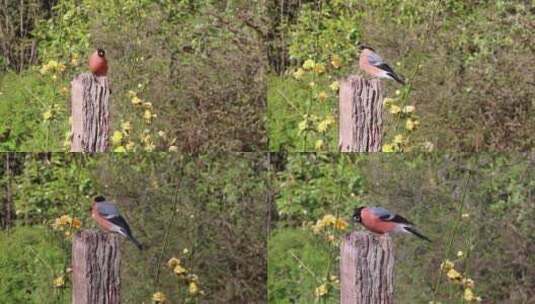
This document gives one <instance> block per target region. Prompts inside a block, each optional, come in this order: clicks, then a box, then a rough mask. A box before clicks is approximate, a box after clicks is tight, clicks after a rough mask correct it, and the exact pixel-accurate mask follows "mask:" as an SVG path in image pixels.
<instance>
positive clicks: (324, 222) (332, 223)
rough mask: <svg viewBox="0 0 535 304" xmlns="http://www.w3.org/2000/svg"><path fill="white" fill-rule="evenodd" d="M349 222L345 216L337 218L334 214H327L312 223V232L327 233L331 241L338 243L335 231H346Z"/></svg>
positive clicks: (327, 237) (326, 235)
mask: <svg viewBox="0 0 535 304" xmlns="http://www.w3.org/2000/svg"><path fill="white" fill-rule="evenodd" d="M348 226H349V224H348V223H347V222H346V221H345V220H344V219H343V218H339V217H338V218H337V217H336V216H334V215H332V214H326V215H324V216H323V218H321V219H319V220H317V221H316V223H315V224H313V225H312V227H311V228H312V232H314V234H320V233H322V232H324V233H325V237H326V239H327V240H328V241H329V242H333V243H336V237H335V235H334V232H336V231H339V232H341V231H345V230H346V229H347V227H348Z"/></svg>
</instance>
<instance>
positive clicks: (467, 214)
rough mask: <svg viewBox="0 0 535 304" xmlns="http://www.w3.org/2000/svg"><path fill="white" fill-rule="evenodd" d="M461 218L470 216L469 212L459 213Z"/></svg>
mask: <svg viewBox="0 0 535 304" xmlns="http://www.w3.org/2000/svg"><path fill="white" fill-rule="evenodd" d="M461 217H462V218H469V217H470V213H463V214H462V215H461Z"/></svg>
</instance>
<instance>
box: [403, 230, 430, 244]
mask: <svg viewBox="0 0 535 304" xmlns="http://www.w3.org/2000/svg"><path fill="white" fill-rule="evenodd" d="M403 228H404V229H405V230H406V231H408V232H410V233H412V234H414V235H416V236H417V237H419V238H421V239H422V240H426V241H428V242H431V240H430V239H429V238H428V237H426V236H425V235H423V234H421V233H420V232H418V230H416V229H414V228H412V227H410V226H404V227H403Z"/></svg>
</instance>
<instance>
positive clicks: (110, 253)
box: [72, 230, 121, 304]
mask: <svg viewBox="0 0 535 304" xmlns="http://www.w3.org/2000/svg"><path fill="white" fill-rule="evenodd" d="M120 264H121V252H120V249H119V237H118V236H117V235H115V234H110V233H104V232H97V231H91V230H84V231H81V232H78V233H76V235H75V236H74V240H73V243H72V282H73V287H72V303H73V304H96V303H98V304H118V303H121V301H120V285H121V280H120Z"/></svg>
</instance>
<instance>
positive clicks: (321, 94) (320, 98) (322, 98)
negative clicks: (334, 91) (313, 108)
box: [318, 91, 329, 101]
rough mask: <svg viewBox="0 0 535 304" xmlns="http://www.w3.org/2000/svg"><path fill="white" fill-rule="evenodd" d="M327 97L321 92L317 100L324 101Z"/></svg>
mask: <svg viewBox="0 0 535 304" xmlns="http://www.w3.org/2000/svg"><path fill="white" fill-rule="evenodd" d="M327 97H329V96H328V95H327V93H326V92H325V91H321V92H319V94H318V99H319V100H320V101H325V99H327Z"/></svg>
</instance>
